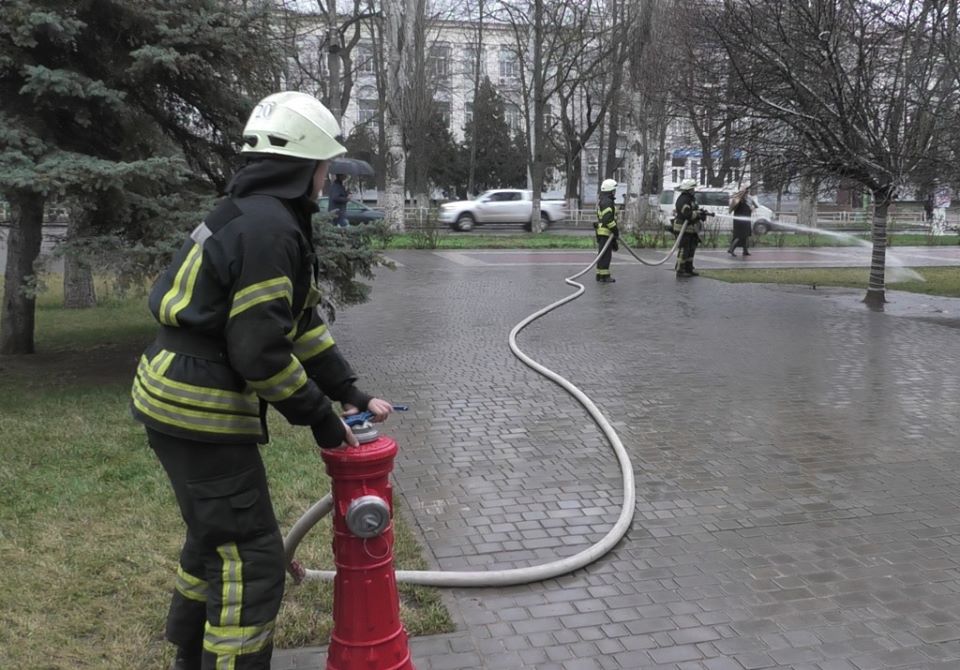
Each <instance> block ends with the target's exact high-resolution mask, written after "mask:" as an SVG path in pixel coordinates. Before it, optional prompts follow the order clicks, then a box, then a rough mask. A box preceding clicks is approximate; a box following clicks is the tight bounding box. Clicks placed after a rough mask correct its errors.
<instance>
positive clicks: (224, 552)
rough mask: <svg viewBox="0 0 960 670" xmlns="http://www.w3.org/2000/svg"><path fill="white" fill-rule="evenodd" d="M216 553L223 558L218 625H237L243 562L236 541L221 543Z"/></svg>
mask: <svg viewBox="0 0 960 670" xmlns="http://www.w3.org/2000/svg"><path fill="white" fill-rule="evenodd" d="M217 553H218V554H220V558H221V559H222V560H223V568H222V570H221V577H220V579H221V581H222V582H223V593H222V596H221V597H222V599H223V602H222V603H221V606H220V625H221V626H239V625H240V612H241V610H242V609H243V562H242V561H241V560H240V550H239V549H238V548H237V543H236V542H230V543H228V544H221V545H220V546H219V547H217Z"/></svg>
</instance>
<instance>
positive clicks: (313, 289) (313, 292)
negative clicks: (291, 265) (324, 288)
mask: <svg viewBox="0 0 960 670" xmlns="http://www.w3.org/2000/svg"><path fill="white" fill-rule="evenodd" d="M322 297H323V293H321V291H320V288H319V287H318V286H317V285H316V284H315V283H313V282H312V281H311V282H310V290H309V291H307V299H306V300H305V301H304V303H303V308H304V309H311V308H313V307H316V306H317V305H318V304H319V303H320V298H322Z"/></svg>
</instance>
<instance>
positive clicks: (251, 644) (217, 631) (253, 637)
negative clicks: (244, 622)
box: [203, 621, 275, 668]
mask: <svg viewBox="0 0 960 670" xmlns="http://www.w3.org/2000/svg"><path fill="white" fill-rule="evenodd" d="M274 626H275V624H274V622H272V621H271V622H270V623H267V624H264V625H262V626H212V625H210V623H209V622H208V623H207V625H206V629H205V630H204V634H203V648H204V650H206V651H209V652H210V653H212V654H216V655H217V668H220V667H221V665H220V662H221V660H225V659H222V658H221V657H228V658H229V657H234V658H235V657H236V656H238V655H240V654H253V653H256V652H258V651H261V650H262V649H264V648H266V647H267V646H268V645H269V644H270V643H271V642H272V641H273V631H274Z"/></svg>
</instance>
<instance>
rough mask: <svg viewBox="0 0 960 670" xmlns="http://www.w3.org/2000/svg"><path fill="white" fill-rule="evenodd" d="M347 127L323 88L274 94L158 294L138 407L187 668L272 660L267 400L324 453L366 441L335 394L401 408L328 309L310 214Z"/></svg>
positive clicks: (274, 585)
mask: <svg viewBox="0 0 960 670" xmlns="http://www.w3.org/2000/svg"><path fill="white" fill-rule="evenodd" d="M339 131H340V129H339V127H338V124H337V122H336V120H335V119H334V117H333V115H332V114H331V113H330V112H329V111H328V110H327V108H326V107H324V106H323V105H322V104H321V103H320V102H319V101H317V100H316V99H314V98H313V97H312V96H309V95H307V94H305V93H296V92H284V93H277V94H274V95H271V96H268V97H266V98H264V99H263V100H262V101H261V102H260V103H259V104H258V105H257V106H256V107H255V108H254V110H253V113H252V115H251V116H250V119H249V121H247V125H246V127H245V128H244V131H243V140H244V145H243V148H242V150H241V154H243V156H244V157H245V158H246V163H245V164H244V165H243V166H242V167H241V168H240V169H239V170H238V171H237V172H236V173H235V174H234V175H233V178H232V179H231V181H230V183H229V184H228V186H227V194H226V197H224V198H223V199H222V200H221V201H220V202H219V203H218V204H217V205H216V206H215V207H214V209H213V211H212V212H211V213H210V214H209V215H208V216H207V217H206V219H204V221H203V222H202V223H201V224H200V225H199V226H197V227H196V228H195V229H194V230H193V232H192V233H191V234H190V236H189V238H188V239H187V240H186V241H185V243H184V245H183V246H182V247H181V249H180V250H179V251H178V252H177V253H176V254H175V256H174V259H173V262H172V264H171V265H170V266H169V267H168V268H167V270H166V271H165V272H164V273H163V274H162V275H161V276H160V278H159V279H158V280H157V283H156V284H155V285H154V287H153V289H152V291H151V293H150V297H149V307H150V311H151V312H153V315H154V318H156V319H157V321H158V322H159V324H160V331H159V334H158V336H157V339H156V341H155V342H154V343H153V344H151V345H150V346H148V347H147V349H146V351H145V352H144V354H143V356H141V358H140V364H139V367H138V369H137V373H136V378H135V379H134V383H133V390H132V411H133V415H134V417H135V418H136V419H137V420H138V421H140V422H141V423H143V424H144V425H145V427H146V433H147V440H148V442H149V444H150V446H151V447H152V448H153V450H154V452H155V453H156V455H157V457H158V459H159V461H160V463H161V464H162V465H163V468H164V469H165V470H166V473H167V475H168V476H169V478H170V482H171V485H172V488H173V491H174V494H175V496H176V499H177V503H178V505H179V507H180V513H181V516H182V517H183V520H184V522H185V523H186V527H187V532H186V540H185V542H184V544H183V548H182V550H181V552H180V560H179V566H178V569H177V577H176V583H175V588H174V592H173V597H172V601H171V604H170V610H169V613H168V616H167V625H166V637H167V639H168V640H170V641H171V642H173V643H174V644H175V645H176V646H177V656H176V660H175V661H174V663H173V665H172V668H174V669H175V670H201V669H202V670H213V669H214V668H235V669H236V670H267V669H268V668H269V667H270V657H271V655H272V651H273V632H274V620H275V618H276V616H277V611H278V610H279V608H280V601H281V598H282V596H283V588H284V576H285V560H284V553H283V540H282V537H281V535H280V530H279V527H278V525H277V520H276V517H275V515H274V511H273V506H272V504H271V502H270V492H269V490H268V488H267V478H266V473H265V471H264V466H263V461H262V460H261V457H260V452H259V448H258V444H262V443H265V442H266V441H267V439H268V433H267V424H266V411H267V406H268V404H269V405H272V406H273V407H274V408H275V409H276V410H277V411H279V412H280V413H281V414H282V415H283V416H284V418H286V420H287V421H289V422H290V423H292V424H296V425H304V426H310V428H311V430H312V433H313V438H314V440H315V441H316V443H317V445H318V446H319V447H321V448H333V447H338V446H340V445H342V444H344V443H346V444H350V445H356V444H357V440H356V437H355V436H354V435H353V433H352V432H351V430H350V429H349V428H348V427H347V425H346V424H345V423H344V422H343V420H342V419H341V418H340V417H339V416H338V415H337V414H336V412H335V411H334V408H333V405H332V403H331V399H332V400H336V401H339V402H340V403H342V405H343V407H344V408H345V409H346V410H348V412H352V411H359V410H368V411H370V412H371V413H372V414H373V415H374V416H375V418H376V419H377V420H383V419H385V418H386V416H387V414H389V413H390V412H391V411H392V410H393V408H392V406H391V405H390V404H389V403H387V402H385V401H383V400H380V399H378V398H371V397H370V396H368V395H366V394H365V393H363V392H362V391H360V390H359V389H358V388H357V387H356V386H355V382H356V375H355V374H354V372H353V370H352V369H351V368H350V365H349V364H348V363H347V361H346V360H345V359H344V357H343V356H342V355H341V354H340V352H339V351H338V349H337V346H336V344H335V343H334V340H333V336H332V335H331V334H330V332H329V331H328V329H327V326H326V325H325V323H324V322H323V319H322V318H321V316H320V312H319V310H318V302H319V300H320V292H319V290H318V288H317V264H316V256H315V250H314V246H313V240H312V235H311V224H310V219H311V216H312V214H313V213H314V212H315V211H316V210H317V207H316V199H317V196H318V195H319V193H320V189H321V188H322V186H323V183H324V182H325V181H326V176H327V169H328V166H329V160H330V159H331V158H333V157H335V156H338V155H340V154H342V153H344V151H345V149H344V147H342V146H341V145H340V144H339V143H338V142H337V140H336V139H335V138H336V137H337V135H338V134H339Z"/></svg>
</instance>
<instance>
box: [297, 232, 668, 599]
mask: <svg viewBox="0 0 960 670" xmlns="http://www.w3.org/2000/svg"><path fill="white" fill-rule="evenodd" d="M685 228H686V224H684V228H682V229H681V231H680V235H678V236H677V242H676V243H674V245H673V248H672V249H671V250H670V251H669V252H668V253H667V255H666V256H664V257H663V258H662V259H660V260H659V261H657V262H648V261H644V260H643V259H642V258H640V257H638V256H637V255H636V254H635V253H634V252H633V250H632V249H630V248H629V247H627V250H628V251H629V252H630V254H631V255H632V256H633V257H634V258H636V259H637V260H638V261H640V262H641V263H643V264H645V265H659V264H661V263H663V262H664V261H666V260H667V259H668V258H670V256H672V255H673V253H674V252H675V251H676V249H677V246H678V244H679V242H680V237H681V236H682V235H683V231H684V229H685ZM612 241H613V237H612V236H611V237H610V239H608V240H607V243H606V244H605V245H604V247H603V249H602V250H601V251H600V253H599V254H597V256H596V258H594V259H593V261H592V262H591V263H590V264H589V265H587V266H586V267H585V268H583V269H582V270H580V272H578V273H576V274H575V275H571V276H570V277H566V278H565V279H564V282H566V283H567V284H569V285H570V286H575V287H577V290H576V291H575V292H574V293H571V294H570V295H568V296H566V297H565V298H561V299H560V300H557V301H556V302H554V303H552V304H550V305H548V306H546V307H544V308H542V309H540V310H538V311H536V312H534V313H533V314H531V315H530V316H528V317H526V318H525V319H523V320H522V321H521V322H520V323H518V324H517V325H516V326H514V327H513V330H511V331H510V337H509V342H510V350H511V351H512V352H513V353H514V355H515V356H516V357H517V358H519V359H520V360H521V361H523V363H524V364H526V365H527V366H528V367H530V368H532V369H533V370H535V371H536V372H539V373H540V374H541V375H543V376H545V377H547V378H548V379H551V380H552V381H554V382H556V383H557V384H559V385H560V386H561V387H563V389H564V390H565V391H567V392H568V393H569V394H570V395H572V396H573V397H574V398H576V399H577V401H578V402H579V403H580V404H581V405H583V407H584V409H586V410H587V412H588V413H589V414H590V417H591V418H592V419H593V420H594V422H595V423H596V424H597V426H598V427H599V428H600V430H601V431H602V432H603V434H604V435H605V436H606V438H607V440H608V441H609V442H610V446H611V447H612V448H613V451H614V453H615V454H616V456H617V461H618V462H619V464H620V474H621V476H622V479H623V505H622V506H621V508H620V516H619V517H618V518H617V521H616V523H615V524H614V525H613V527H612V528H611V529H610V530H609V531H608V532H607V534H606V535H604V536H603V537H602V538H601V539H600V540H599V541H598V542H597V543H596V544H594V545H592V546H590V547H588V548H587V549H584V550H583V551H581V552H579V553H577V554H574V555H573V556H568V557H567V558H561V559H558V560H556V561H551V562H549V563H543V564H540V565H531V566H528V567H524V568H513V569H510V570H485V571H462V572H445V571H440V570H397V572H396V574H397V581H398V582H403V583H406V584H422V585H426V586H458V587H481V586H484V587H489V586H515V585H518V584H529V583H531V582H539V581H542V580H544V579H550V578H552V577H559V576H560V575H565V574H568V573H570V572H573V571H574V570H579V569H580V568H582V567H584V566H586V565H589V564H590V563H593V562H594V561H596V560H597V559H598V558H600V557H601V556H603V555H604V554H606V553H607V552H609V551H610V550H611V549H613V547H614V546H616V544H617V543H618V542H619V541H620V540H621V539H622V538H623V536H624V535H626V533H627V530H628V529H629V527H630V523H631V521H632V520H633V513H634V508H635V507H636V491H635V488H636V487H635V484H634V478H633V465H632V464H631V462H630V457H629V456H628V455H627V452H626V449H624V448H623V443H622V442H621V441H620V437H619V436H618V435H617V433H616V431H615V430H614V429H613V427H612V426H611V425H610V422H609V421H608V420H607V418H606V417H605V416H603V414H602V413H601V412H600V410H599V409H597V406H596V405H595V404H594V403H593V401H592V400H590V398H588V397H587V396H586V394H584V393H583V391H581V390H580V389H579V388H577V387H576V386H574V385H573V384H572V383H571V382H570V381H568V380H567V379H565V378H564V377H562V376H561V375H559V374H557V373H556V372H554V371H553V370H551V369H550V368H548V367H546V366H544V365H541V364H540V363H537V362H536V361H535V360H533V359H532V358H530V357H529V356H527V355H526V354H525V353H523V351H521V350H520V347H519V346H517V335H518V334H519V333H520V331H521V330H523V329H524V328H526V327H527V326H528V325H530V324H531V323H533V322H534V321H536V320H537V319H539V318H540V317H541V316H544V315H546V314H548V313H549V312H552V311H553V310H555V309H557V308H558V307H560V306H561V305H564V304H566V303H568V302H570V301H572V300H576V299H577V298H579V297H580V296H581V295H582V294H583V292H584V291H585V290H586V289H585V288H584V286H583V284H579V283H577V282H575V281H574V280H575V279H577V278H578V277H580V276H582V275H584V274H586V273H587V272H589V271H590V269H591V268H593V267H594V266H595V265H596V264H597V261H599V260H600V256H602V255H603V252H604V251H606V250H607V248H608V247H609V246H610V244H611V243H612ZM624 246H626V244H624ZM332 509H333V498H332V496H331V495H330V494H327V495H326V496H324V497H323V498H322V499H320V500H319V501H318V502H317V503H316V504H314V505H313V506H312V507H311V508H310V509H309V510H307V511H306V513H305V514H304V515H303V516H302V517H300V519H299V520H298V521H297V522H296V523H295V524H294V525H293V528H291V529H290V532H289V533H288V534H287V536H286V537H285V538H284V539H283V548H284V552H285V554H286V559H287V562H288V563H289V564H290V566H291V567H290V571H291V573H292V574H293V575H294V578H295V579H297V580H298V581H299V580H300V579H328V580H329V579H333V577H334V575H335V574H336V573H335V572H334V571H331V570H311V569H304V568H302V567H301V566H300V565H299V564H298V563H297V562H296V561H294V560H293V557H294V553H295V552H296V550H297V546H298V545H299V544H300V541H301V540H302V539H303V536H304V535H306V534H307V532H308V531H309V530H310V529H311V528H312V527H313V526H314V525H315V524H316V523H317V522H318V521H320V519H322V518H323V517H324V516H326V515H327V514H329V513H330V511H331V510H332Z"/></svg>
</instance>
